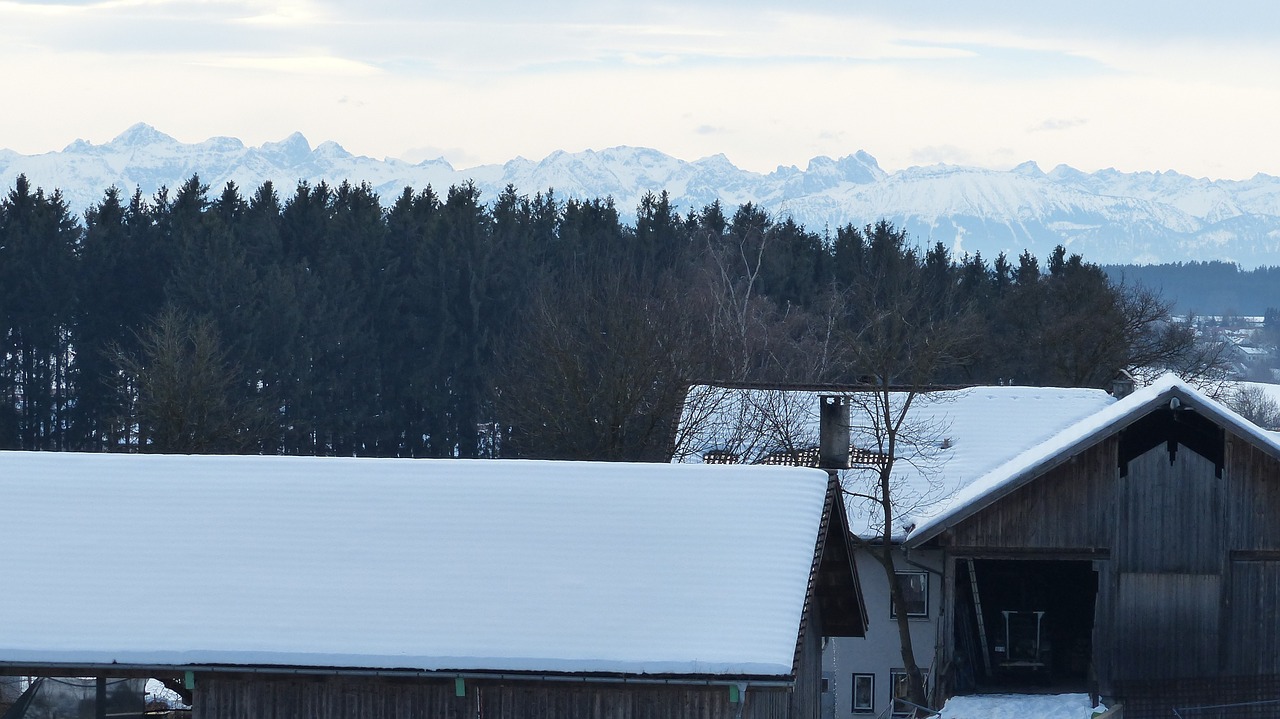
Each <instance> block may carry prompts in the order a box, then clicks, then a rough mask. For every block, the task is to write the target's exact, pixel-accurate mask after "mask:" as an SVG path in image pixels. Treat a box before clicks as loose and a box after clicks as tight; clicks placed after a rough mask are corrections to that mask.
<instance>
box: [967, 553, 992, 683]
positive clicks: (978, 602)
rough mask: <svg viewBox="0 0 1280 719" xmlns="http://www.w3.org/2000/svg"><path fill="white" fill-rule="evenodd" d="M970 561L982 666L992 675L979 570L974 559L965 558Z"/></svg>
mask: <svg viewBox="0 0 1280 719" xmlns="http://www.w3.org/2000/svg"><path fill="white" fill-rule="evenodd" d="M965 561H967V562H968V563H969V587H970V588H971V589H972V590H973V612H974V614H976V615H977V616H978V641H979V642H980V643H981V644H982V666H983V668H985V669H986V670H987V676H988V677H990V676H991V652H990V651H989V650H988V649H987V625H986V623H985V622H983V621H982V599H980V598H979V597H978V572H977V570H976V569H975V568H974V566H973V560H972V559H967V560H965Z"/></svg>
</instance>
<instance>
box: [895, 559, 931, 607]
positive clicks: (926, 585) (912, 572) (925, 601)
mask: <svg viewBox="0 0 1280 719" xmlns="http://www.w3.org/2000/svg"><path fill="white" fill-rule="evenodd" d="M894 574H896V575H898V582H899V585H900V586H901V587H902V589H903V593H904V594H905V593H906V588H907V587H908V586H909V585H908V584H906V583H905V582H903V577H906V576H914V577H922V578H923V580H924V581H923V583H922V586H923V596H922V597H921V605H922V606H923V610H922V611H919V612H913V611H910V610H908V611H907V618H908V619H928V618H929V573H928V572H925V571H922V570H916V569H912V570H901V569H899V570H894ZM889 618H890V619H897V618H898V608H897V607H895V606H893V597H892V595H891V596H890V598H889Z"/></svg>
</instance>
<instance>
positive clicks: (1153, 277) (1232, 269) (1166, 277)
mask: <svg viewBox="0 0 1280 719" xmlns="http://www.w3.org/2000/svg"><path fill="white" fill-rule="evenodd" d="M1103 269H1105V270H1106V272H1107V275H1108V276H1109V277H1111V278H1112V280H1114V281H1116V282H1135V283H1141V284H1143V285H1145V286H1147V287H1151V288H1153V289H1156V290H1158V291H1160V293H1161V294H1162V295H1163V296H1164V297H1165V298H1166V299H1168V300H1169V301H1170V302H1172V303H1173V309H1174V311H1175V312H1177V313H1178V314H1181V315H1186V314H1197V315H1214V316H1240V315H1247V316H1251V317H1262V316H1263V315H1265V314H1266V313H1267V310H1268V309H1271V310H1276V309H1280V267H1258V268H1255V269H1252V270H1244V269H1241V268H1240V266H1239V265H1237V264H1235V263H1232V262H1175V263H1169V264H1161V265H1107V266H1105V267H1104V268H1103Z"/></svg>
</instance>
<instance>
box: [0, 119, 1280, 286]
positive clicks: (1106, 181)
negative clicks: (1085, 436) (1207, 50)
mask: <svg viewBox="0 0 1280 719" xmlns="http://www.w3.org/2000/svg"><path fill="white" fill-rule="evenodd" d="M20 174H25V175H26V176H27V178H28V179H29V180H30V181H31V182H32V184H34V185H37V186H40V187H44V188H46V189H47V190H50V191H51V190H52V189H54V188H58V189H60V190H61V191H62V194H63V196H64V197H65V198H66V200H67V202H68V204H69V205H70V207H71V209H72V210H73V211H76V212H79V211H83V210H84V209H87V208H88V207H90V206H91V205H92V204H94V203H95V202H98V201H100V200H101V199H102V193H103V191H104V190H105V189H106V188H107V187H109V186H111V185H115V186H117V187H119V188H121V189H122V190H124V191H125V192H126V193H132V192H133V190H134V189H135V188H138V189H141V191H142V193H143V194H144V195H147V196H150V195H152V194H154V193H155V192H156V190H158V189H159V188H160V187H162V186H167V187H176V186H178V185H180V184H181V183H182V182H184V181H185V180H187V179H189V178H190V177H191V176H192V175H193V174H199V176H200V179H201V181H202V182H204V183H206V184H208V185H209V186H210V187H211V188H213V189H212V190H211V193H213V194H216V193H217V192H218V191H220V189H221V188H222V187H223V186H224V185H225V183H227V182H229V181H230V182H235V183H236V185H237V186H239V187H240V188H241V191H242V193H243V194H244V195H246V196H247V195H249V194H252V192H253V190H254V189H256V188H257V187H258V186H259V185H261V184H262V182H264V181H266V180H271V181H272V182H273V183H274V184H275V185H276V188H277V191H278V192H280V193H281V195H282V199H285V197H287V195H288V194H289V192H290V191H291V190H292V188H293V187H294V185H295V184H296V183H297V182H298V181H300V180H305V181H307V182H310V183H313V184H314V183H317V182H320V181H322V180H323V181H327V182H329V183H331V184H334V183H337V182H341V181H342V180H350V181H352V182H357V183H358V182H368V183H369V184H370V185H371V186H373V187H374V188H375V189H376V190H377V192H378V193H379V194H380V195H381V196H382V197H383V202H384V204H386V205H389V204H390V202H391V201H392V200H393V199H394V197H395V196H397V195H399V194H400V192H401V191H402V190H403V189H404V188H405V187H406V186H409V187H413V188H415V189H421V188H423V187H425V186H427V185H431V186H433V187H434V188H436V189H437V190H440V191H443V190H444V189H447V188H448V187H449V186H450V185H455V184H461V183H464V182H467V181H473V182H474V183H475V184H476V186H477V187H478V188H479V189H480V190H481V191H482V192H483V193H484V196H485V197H487V198H490V199H492V198H493V197H495V196H496V195H497V194H498V192H500V191H501V190H502V189H503V188H504V187H506V186H507V185H508V184H510V185H514V186H515V187H516V188H517V190H518V191H519V192H521V193H522V194H530V195H532V194H533V193H535V192H539V191H546V190H547V189H549V188H553V189H554V190H555V194H556V195H557V196H558V197H561V198H566V197H578V198H591V197H604V196H611V197H613V198H614V200H615V202H616V203H617V206H618V208H619V211H620V212H621V214H622V216H623V218H624V219H626V220H627V221H631V219H632V218H633V217H634V208H635V207H636V206H637V205H638V204H639V201H640V198H641V197H642V196H643V195H644V194H645V193H646V192H660V191H662V190H666V191H667V192H668V193H669V194H670V196H671V198H672V201H673V202H674V203H675V205H676V206H677V209H678V210H679V211H681V212H682V213H683V212H688V211H690V210H698V209H701V208H703V207H704V206H706V205H707V204H709V203H711V202H712V201H713V200H716V199H719V200H720V201H721V203H722V204H723V205H724V206H725V208H726V212H728V213H731V212H732V211H733V210H734V209H736V208H737V207H738V206H739V205H740V204H742V203H745V202H752V203H755V204H757V205H759V206H760V207H762V208H764V209H766V210H768V211H769V212H771V213H773V214H774V215H776V216H786V215H789V216H791V217H793V218H794V219H795V220H796V221H797V222H799V223H802V224H804V225H805V226H806V227H808V228H810V229H813V230H817V231H819V232H822V231H824V230H828V229H829V230H830V231H831V232H834V230H835V228H836V227H839V226H842V225H844V224H846V223H852V224H854V225H856V226H863V225H866V224H869V223H872V222H875V221H876V220H879V219H881V218H884V219H888V220H889V221H891V222H893V223H894V224H896V225H898V226H900V227H904V228H905V229H906V230H907V231H908V232H909V233H910V234H911V236H913V237H915V238H916V239H917V240H918V241H919V242H920V243H921V244H923V245H932V244H933V243H935V242H942V243H943V244H945V245H947V246H949V247H950V248H951V249H952V250H953V251H954V252H955V253H956V254H957V255H961V254H963V253H966V252H967V253H970V254H972V253H974V252H981V253H982V255H983V256H984V257H986V258H987V259H988V260H990V259H993V258H994V257H995V256H996V254H997V253H999V252H1002V251H1003V252H1008V253H1009V254H1010V255H1017V254H1019V253H1021V252H1022V250H1024V249H1029V250H1031V252H1032V253H1033V254H1035V255H1037V256H1038V257H1042V258H1043V257H1045V256H1047V255H1048V254H1049V252H1050V251H1051V250H1052V248H1053V247H1054V246H1055V245H1058V244H1065V245H1066V246H1067V248H1068V249H1069V250H1070V251H1071V252H1079V253H1080V254H1082V255H1083V256H1084V257H1085V258H1086V259H1088V260H1090V261H1093V262H1099V263H1130V262H1133V263H1155V262H1175V261H1189V260H1228V261H1234V262H1238V263H1240V264H1241V265H1242V266H1244V267H1247V268H1248V267H1255V266H1258V265H1280V178H1277V177H1273V176H1269V175H1262V174H1259V175H1255V176H1254V177H1253V178H1251V179H1249V180H1243V181H1234V180H1208V179H1203V178H1200V179H1197V178H1194V177H1189V176H1186V175H1182V174H1179V173H1176V172H1155V173H1151V172H1139V173H1125V172H1118V171H1116V170H1102V171H1099V172H1094V173H1084V172H1081V171H1079V170H1075V169H1072V168H1070V167H1067V166H1065V165H1060V166H1058V167H1056V168H1054V169H1052V170H1050V171H1049V172H1044V171H1043V170H1041V169H1040V168H1039V167H1038V166H1036V165H1035V163H1031V162H1028V163H1025V164H1022V165H1019V166H1018V167H1015V168H1014V169H1012V170H1008V171H996V170H987V169H981V168H974V167H959V166H953V165H931V166H927V167H911V168H907V169H905V170H901V171H899V172H893V173H888V172H885V171H884V170H882V169H881V168H880V166H879V164H877V162H876V160H875V158H874V157H872V156H871V155H868V154H867V153H865V152H861V151H859V152H857V153H855V154H853V155H849V156H847V157H843V158H840V159H838V160H833V159H831V158H828V157H817V158H814V159H813V160H810V161H809V165H808V167H806V168H805V169H803V170H802V169H799V168H797V167H794V166H790V167H779V168H778V169H777V170H774V171H773V172H770V173H768V174H760V173H756V172H748V171H746V170H741V169H739V168H737V167H735V166H734V165H733V164H732V163H731V162H730V161H729V160H728V158H726V157H724V156H723V155H713V156H711V157H705V158H702V159H700V160H696V161H694V162H686V161H684V160H679V159H676V158H674V157H671V156H669V155H665V154H663V153H661V152H658V151H657V150H651V149H645V148H639V147H614V148H609V149H607V150H600V151H592V150H587V151H585V152H578V153H567V152H555V153H552V154H551V155H548V156H547V157H546V158H544V159H542V160H540V161H536V162H535V161H531V160H526V159H524V158H516V159H514V160H511V161H509V162H506V163H504V164H502V165H482V166H478V167H473V168H470V169H462V170H459V169H455V168H454V167H453V166H452V165H450V164H449V163H448V162H446V161H444V160H442V159H440V160H428V161H425V162H421V163H418V164H412V163H408V162H404V161H402V160H396V159H390V158H388V159H386V160H377V159H374V158H370V157H361V156H355V155H352V154H351V153H348V152H347V151H346V150H344V149H343V148H342V147H341V146H339V145H338V144H336V143H333V142H324V143H321V144H320V145H318V146H316V147H314V148H313V147H312V146H311V145H310V143H309V142H308V141H307V140H306V138H304V137H303V136H302V135H300V134H297V133H295V134H293V135H290V136H289V137H287V138H285V139H284V140H281V141H280V142H268V143H265V144H263V145H261V146H259V147H248V146H246V145H245V144H244V143H242V142H241V141H239V140H237V139H234V138H229V137H215V138H211V139H209V140H206V141H204V142H200V143H194V144H187V143H182V142H179V141H177V140H175V139H174V138H172V137H169V136H168V135H165V134H164V133H162V132H159V131H158V130H156V129H155V128H153V127H151V126H149V125H145V124H137V125H134V126H133V127H130V128H129V129H128V130H125V131H124V132H123V133H121V134H120V135H119V136H118V137H116V138H115V139H114V140H112V141H111V142H108V143H105V144H101V145H95V144H92V143H89V142H85V141H83V140H77V141H75V142H73V143H71V144H70V145H68V146H67V147H66V148H65V149H63V150H62V151H61V152H49V153H45V154H40V155H21V154H18V153H16V152H13V151H10V150H0V177H2V178H4V182H5V184H6V185H7V186H9V187H12V183H13V180H14V179H15V178H16V177H17V176H18V175H20Z"/></svg>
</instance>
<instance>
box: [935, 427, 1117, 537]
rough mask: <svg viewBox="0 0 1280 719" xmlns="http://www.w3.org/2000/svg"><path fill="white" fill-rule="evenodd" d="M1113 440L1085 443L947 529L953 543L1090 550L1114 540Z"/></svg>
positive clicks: (1115, 470)
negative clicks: (1073, 453)
mask: <svg viewBox="0 0 1280 719" xmlns="http://www.w3.org/2000/svg"><path fill="white" fill-rule="evenodd" d="M1116 446H1117V445H1116V440H1115V438H1114V437H1113V438H1108V439H1106V440H1104V441H1102V442H1100V443H1099V444H1097V445H1095V446H1093V447H1091V448H1089V449H1086V450H1085V451H1083V452H1081V453H1080V454H1078V455H1076V456H1075V457H1074V458H1072V459H1071V460H1069V461H1068V462H1066V463H1065V464H1062V465H1060V466H1058V467H1056V468H1054V469H1052V470H1050V471H1049V472H1048V473H1046V474H1045V475H1044V476H1043V477H1040V478H1038V479H1036V480H1034V481H1032V482H1030V483H1028V484H1026V485H1023V486H1022V487H1020V488H1019V489H1017V490H1014V491H1013V492H1012V493H1010V494H1009V495H1008V496H1006V497H1003V498H1002V499H1000V500H999V501H997V502H996V503H995V504H993V505H992V506H990V507H987V508H986V509H983V510H982V511H981V512H978V513H977V514H975V515H974V516H972V517H970V518H969V519H967V520H965V521H964V522H961V523H960V524H959V525H957V526H956V527H955V528H953V529H952V530H951V536H950V537H949V538H948V539H947V540H946V541H947V544H949V545H950V546H953V547H962V548H990V549H992V550H995V551H999V550H1005V549H1018V550H1025V549H1032V550H1092V549H1096V548H1107V547H1110V546H1111V543H1112V536H1113V535H1112V532H1113V530H1114V527H1115V521H1114V514H1113V510H1114V508H1115V505H1116V482H1115V480H1116V477H1117V475H1118V473H1119V472H1118V470H1117V469H1116Z"/></svg>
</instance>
